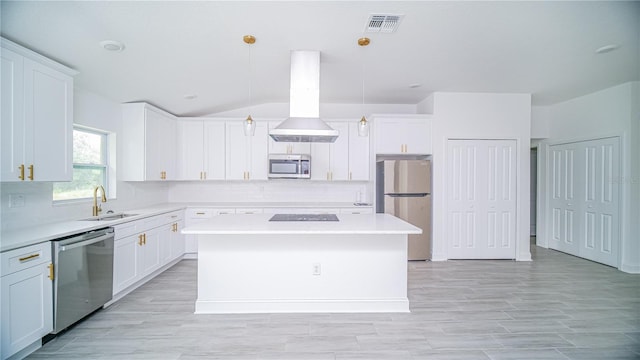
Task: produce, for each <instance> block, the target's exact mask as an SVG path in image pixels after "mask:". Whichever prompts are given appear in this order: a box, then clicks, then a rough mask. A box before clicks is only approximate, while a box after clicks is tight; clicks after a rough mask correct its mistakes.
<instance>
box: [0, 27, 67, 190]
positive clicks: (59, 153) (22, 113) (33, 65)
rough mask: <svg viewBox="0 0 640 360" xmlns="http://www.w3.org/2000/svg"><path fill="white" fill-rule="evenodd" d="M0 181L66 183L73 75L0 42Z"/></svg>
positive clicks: (22, 49)
mask: <svg viewBox="0 0 640 360" xmlns="http://www.w3.org/2000/svg"><path fill="white" fill-rule="evenodd" d="M1 53H2V54H1V57H2V74H1V76H2V78H1V82H2V95H1V97H2V106H1V108H2V165H0V166H1V167H2V168H1V173H0V180H2V181H71V180H72V177H73V153H72V151H73V138H72V137H73V78H72V75H75V74H76V72H75V71H74V70H71V69H69V68H67V67H64V66H62V65H60V64H58V63H55V62H53V61H51V60H49V59H47V58H45V57H42V56H41V55H38V54H36V53H34V52H32V51H30V50H27V49H25V48H22V47H20V46H18V45H16V44H14V43H12V42H10V41H7V40H5V39H2V51H1Z"/></svg>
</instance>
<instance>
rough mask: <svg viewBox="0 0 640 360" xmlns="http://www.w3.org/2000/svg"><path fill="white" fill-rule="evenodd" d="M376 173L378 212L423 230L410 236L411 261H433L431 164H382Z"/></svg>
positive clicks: (427, 161)
mask: <svg viewBox="0 0 640 360" xmlns="http://www.w3.org/2000/svg"><path fill="white" fill-rule="evenodd" d="M376 172H377V174H376V212H378V213H387V214H391V215H394V216H396V217H399V218H400V219H402V220H404V221H406V222H408V223H411V224H412V225H415V226H417V227H419V228H421V229H422V234H420V235H409V260H428V259H431V161H429V160H385V161H379V162H378V163H377V164H376Z"/></svg>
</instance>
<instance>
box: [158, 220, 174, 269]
mask: <svg viewBox="0 0 640 360" xmlns="http://www.w3.org/2000/svg"><path fill="white" fill-rule="evenodd" d="M174 229H175V223H171V224H164V225H162V226H161V227H160V228H159V229H158V241H159V244H158V246H159V247H160V250H159V253H160V262H159V266H164V265H165V264H167V263H169V262H170V261H171V260H172V259H171V239H172V237H173V232H174Z"/></svg>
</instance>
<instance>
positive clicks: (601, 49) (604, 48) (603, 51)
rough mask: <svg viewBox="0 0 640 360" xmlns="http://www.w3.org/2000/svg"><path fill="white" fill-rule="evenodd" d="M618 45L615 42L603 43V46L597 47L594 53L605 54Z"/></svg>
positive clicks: (615, 48)
mask: <svg viewBox="0 0 640 360" xmlns="http://www.w3.org/2000/svg"><path fill="white" fill-rule="evenodd" d="M619 47H620V45H617V44H609V45H605V46H602V47H599V48H597V49H596V54H606V53H608V52H612V51H614V50H617V49H618V48H619Z"/></svg>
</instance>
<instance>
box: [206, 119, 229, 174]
mask: <svg viewBox="0 0 640 360" xmlns="http://www.w3.org/2000/svg"><path fill="white" fill-rule="evenodd" d="M224 132H225V126H224V122H221V121H218V122H205V124H204V170H203V171H204V180H224V178H225V173H224V171H225V133H224Z"/></svg>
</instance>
